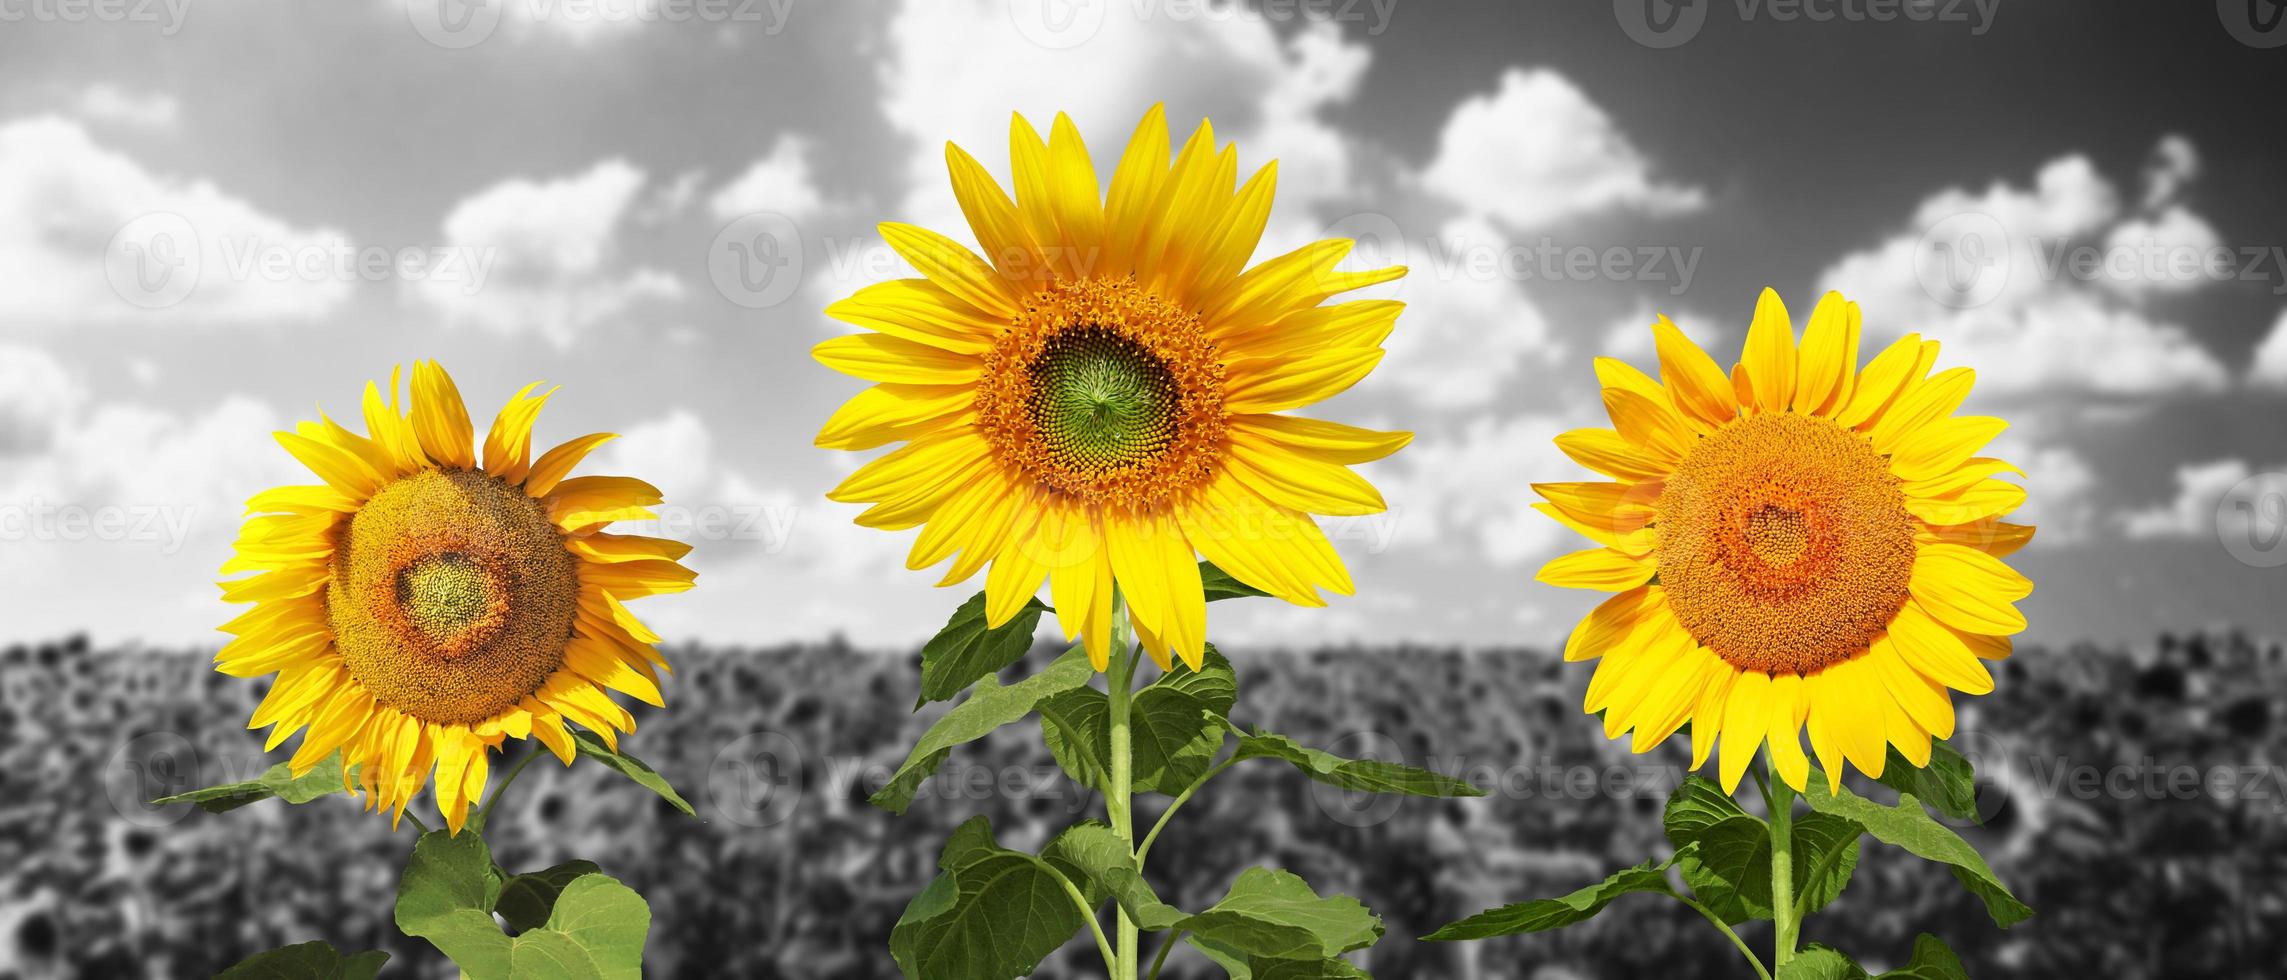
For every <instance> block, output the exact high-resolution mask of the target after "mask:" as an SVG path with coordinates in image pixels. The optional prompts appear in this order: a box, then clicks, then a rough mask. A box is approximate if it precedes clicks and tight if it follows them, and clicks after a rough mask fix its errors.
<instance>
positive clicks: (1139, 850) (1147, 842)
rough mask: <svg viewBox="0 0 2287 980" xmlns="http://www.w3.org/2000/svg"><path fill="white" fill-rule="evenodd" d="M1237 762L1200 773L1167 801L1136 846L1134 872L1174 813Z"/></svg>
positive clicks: (1140, 867)
mask: <svg viewBox="0 0 2287 980" xmlns="http://www.w3.org/2000/svg"><path fill="white" fill-rule="evenodd" d="M1238 761H1239V760H1237V759H1229V760H1226V761H1225V762H1224V763H1223V764H1222V765H1219V766H1216V767H1215V768H1213V769H1209V770H1207V771H1206V772H1203V773H1200V774H1199V778H1198V779H1194V780H1192V781H1191V785H1189V786H1185V787H1184V788H1183V792H1182V793H1179V794H1177V795H1176V797H1175V799H1174V800H1172V801H1169V803H1168V804H1167V809H1165V810H1162V811H1160V814H1159V820H1158V821H1157V822H1155V823H1153V824H1152V825H1151V833H1148V834H1145V835H1144V839H1143V843H1142V844H1139V845H1137V846H1136V870H1138V871H1141V870H1143V866H1144V858H1145V856H1147V855H1149V854H1150V853H1151V842H1152V841H1155V840H1158V839H1159V832H1160V831H1162V830H1165V829H1167V821H1168V819H1169V818H1171V817H1173V816H1175V811H1176V810H1177V809H1179V808H1181V807H1182V806H1183V804H1184V803H1185V802H1186V801H1188V800H1190V799H1191V796H1192V794H1194V793H1197V792H1199V787H1201V786H1205V785H1207V781H1208V780H1210V779H1213V778H1215V777H1216V775H1218V774H1220V773H1221V772H1222V771H1223V770H1225V769H1229V768H1231V766H1232V765H1233V764H1234V763H1237V762H1238Z"/></svg>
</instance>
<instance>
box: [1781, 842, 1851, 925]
mask: <svg viewBox="0 0 2287 980" xmlns="http://www.w3.org/2000/svg"><path fill="white" fill-rule="evenodd" d="M1849 852H1850V849H1849V848H1845V847H1837V848H1832V849H1830V850H1828V851H1827V852H1826V856H1825V857H1822V858H1819V862H1818V867H1815V868H1812V869H1811V873H1810V876H1809V877H1807V878H1804V879H1803V880H1804V881H1825V880H1826V877H1827V875H1829V874H1832V873H1833V872H1834V869H1835V868H1836V867H1837V866H1839V865H1841V864H1842V856H1843V855H1844V854H1846V853H1849ZM1811 895H1812V892H1811V890H1810V889H1808V888H1805V889H1803V893H1802V894H1800V895H1797V896H1795V928H1796V931H1797V934H1798V935H1800V933H1801V929H1802V923H1803V920H1804V919H1806V918H1809V917H1810V904H1811Z"/></svg>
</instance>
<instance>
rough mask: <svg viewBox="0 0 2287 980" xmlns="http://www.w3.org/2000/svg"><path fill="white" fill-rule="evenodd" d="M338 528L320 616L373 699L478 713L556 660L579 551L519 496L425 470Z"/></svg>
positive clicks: (444, 712) (487, 713)
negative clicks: (338, 537)
mask: <svg viewBox="0 0 2287 980" xmlns="http://www.w3.org/2000/svg"><path fill="white" fill-rule="evenodd" d="M340 533H341V541H340V547H339V548H337V549H336V551H335V553H334V558H333V580H332V581H331V582H330V583H328V584H327V586H326V615H327V618H328V619H329V620H330V621H331V623H332V625H333V631H334V645H335V646H336V647H337V648H339V649H340V651H341V656H342V666H343V669H345V670H347V671H348V672H349V675H350V676H351V677H353V678H356V679H357V681H358V682H359V683H361V684H363V685H365V687H366V689H367V690H370V691H372V692H373V695H374V697H375V698H376V699H378V700H379V701H380V702H381V703H383V704H386V705H389V706H391V707H393V708H396V709H398V710H400V711H403V712H405V713H406V714H408V715H412V716H413V717H416V718H420V719H422V720H424V721H431V722H436V723H439V724H456V723H469V722H476V721H482V720H484V719H486V718H490V717H492V716H494V715H497V714H499V713H500V712H502V711H505V710H507V709H509V708H512V707H514V706H515V705H516V704H517V702H519V701H522V700H523V699H524V698H525V696H526V695H529V694H531V693H532V692H534V691H536V690H539V688H540V685H541V683H542V682H544V681H546V680H547V679H548V677H549V675H551V674H553V673H555V672H556V669H557V668H558V667H560V666H562V665H563V662H564V646H565V644H566V643H567V642H568V641H569V640H570V638H571V635H572V619H573V616H574V615H575V613H576V611H577V606H578V600H579V588H580V585H579V574H578V570H577V565H576V563H577V560H578V559H576V558H575V557H574V556H573V555H572V553H571V552H570V551H569V550H567V549H566V548H565V547H564V540H563V536H562V535H561V534H560V533H558V532H557V530H556V528H555V526H554V525H553V524H550V523H549V522H548V519H547V517H546V515H545V514H544V513H543V512H542V510H541V507H540V503H539V502H538V501H536V500H533V499H532V498H530V497H529V496H527V495H525V493H524V491H523V490H521V489H519V488H517V487H513V486H510V485H508V484H506V483H503V482H501V481H500V480H497V479H494V478H493V477H490V476H487V475H485V474H483V473H477V472H468V471H449V472H448V471H438V470H428V471H424V472H421V473H416V474H414V475H412V476H408V477H405V478H404V479H401V480H398V481H396V482H394V483H391V484H389V485H388V486H385V487H382V488H381V490H380V491H379V492H376V493H375V494H374V495H373V499H371V500H368V501H367V502H366V504H365V506H364V507H362V508H360V509H359V510H358V512H357V513H356V514H355V515H354V516H352V517H351V518H350V521H349V525H348V527H347V528H345V529H344V530H343V531H342V532H340Z"/></svg>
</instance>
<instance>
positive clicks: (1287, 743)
mask: <svg viewBox="0 0 2287 980" xmlns="http://www.w3.org/2000/svg"><path fill="white" fill-rule="evenodd" d="M1232 759H1233V761H1237V760H1241V759H1278V760H1280V761H1282V762H1285V763H1287V764H1289V765H1291V766H1293V767H1295V768H1296V769H1300V770H1302V772H1303V774H1304V775H1307V776H1309V777H1310V778H1312V779H1315V780H1318V781H1319V782H1322V783H1325V784H1327V785H1329V786H1336V787H1340V788H1342V789H1346V790H1353V791H1356V792H1361V793H1403V794H1405V795H1407V796H1443V797H1453V796H1483V795H1485V791H1484V790H1481V789H1478V788H1477V787H1475V786H1471V785H1469V783H1468V782H1467V781H1466V780H1460V779H1455V778H1453V777H1451V776H1447V775H1445V774H1443V773H1437V772H1431V771H1430V770H1427V769H1420V768H1416V767H1414V766H1408V765H1401V764H1399V763H1395V762H1381V761H1378V760H1374V759H1345V758H1343V757H1341V756H1338V755H1335V754H1334V753H1332V752H1326V751H1323V750H1320V749H1313V748H1306V747H1304V746H1303V745H1302V744H1300V743H1298V742H1296V741H1295V740H1293V739H1291V738H1288V737H1286V736H1284V735H1277V734H1273V733H1270V732H1266V731H1263V730H1262V729H1259V728H1258V729H1256V730H1255V732H1254V734H1252V735H1241V736H1240V737H1239V750H1238V752H1237V753H1236V754H1235V755H1233V756H1232Z"/></svg>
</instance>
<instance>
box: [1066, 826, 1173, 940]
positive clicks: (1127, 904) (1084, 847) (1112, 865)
mask: <svg viewBox="0 0 2287 980" xmlns="http://www.w3.org/2000/svg"><path fill="white" fill-rule="evenodd" d="M1041 856H1042V857H1044V858H1047V859H1048V860H1049V861H1050V862H1052V863H1055V864H1058V865H1060V866H1062V867H1065V868H1069V869H1071V870H1073V871H1076V872H1078V873H1079V874H1080V875H1082V876H1084V877H1085V878H1086V879H1087V880H1088V881H1089V882H1090V883H1092V884H1093V885H1094V886H1095V887H1096V889H1097V890H1099V891H1100V892H1101V893H1103V894H1105V895H1109V896H1110V897H1111V899H1112V900H1113V901H1115V902H1118V903H1119V904H1120V908H1121V909H1122V910H1123V911H1125V912H1127V914H1128V918H1129V919H1130V920H1132V921H1134V922H1135V924H1136V925H1138V926H1141V927H1143V928H1144V929H1145V930H1146V931H1149V932H1158V931H1159V930H1162V929H1167V928H1170V927H1172V926H1174V925H1175V923H1176V922H1177V921H1179V920H1181V919H1182V918H1183V911H1182V910H1181V909H1178V908H1176V907H1175V906H1173V905H1169V904H1167V903H1166V902H1162V901H1160V900H1159V896H1158V895H1156V894H1154V893H1153V892H1152V890H1151V883H1149V882H1147V881H1145V880H1144V876H1143V872H1142V871H1141V870H1139V869H1138V868H1137V867H1136V858H1135V854H1134V853H1133V852H1132V851H1131V849H1130V848H1129V845H1128V842H1127V841H1124V840H1121V839H1120V836H1119V835H1118V834H1117V833H1114V832H1113V831H1112V828H1110V827H1108V826H1105V825H1104V824H1101V823H1097V822H1096V821H1093V820H1090V821H1085V822H1083V823H1078V824H1074V825H1073V826H1071V827H1069V828H1067V829H1066V830H1065V831H1064V832H1063V833H1061V834H1058V835H1057V836H1056V839H1055V840H1054V841H1051V842H1049V845H1048V849H1047V850H1045V851H1043V852H1042V855H1041Z"/></svg>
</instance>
